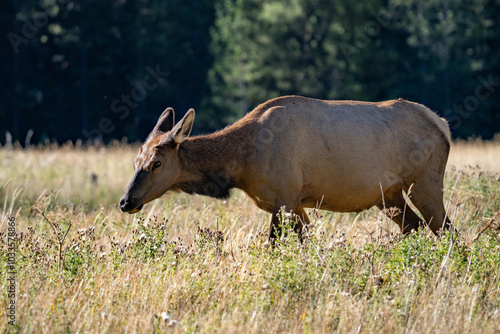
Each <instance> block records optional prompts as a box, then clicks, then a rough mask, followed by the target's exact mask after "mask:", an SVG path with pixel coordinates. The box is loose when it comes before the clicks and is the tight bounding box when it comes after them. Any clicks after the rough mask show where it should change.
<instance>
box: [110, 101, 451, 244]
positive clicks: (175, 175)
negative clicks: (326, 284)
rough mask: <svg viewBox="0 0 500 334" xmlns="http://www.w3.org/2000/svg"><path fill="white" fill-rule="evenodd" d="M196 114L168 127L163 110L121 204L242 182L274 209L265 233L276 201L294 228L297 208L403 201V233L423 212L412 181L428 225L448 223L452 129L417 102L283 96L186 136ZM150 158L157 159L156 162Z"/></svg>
mask: <svg viewBox="0 0 500 334" xmlns="http://www.w3.org/2000/svg"><path fill="white" fill-rule="evenodd" d="M162 119H168V122H165V121H162ZM193 120H194V111H190V112H188V114H186V116H185V117H184V118H183V119H182V120H181V121H180V122H179V123H178V124H177V125H175V126H174V127H173V128H172V126H173V110H172V111H171V113H170V112H167V111H165V112H164V114H163V115H162V117H160V120H159V121H158V124H157V126H156V127H155V129H154V130H153V132H152V134H151V135H150V137H149V138H148V140H147V141H146V143H145V144H144V145H143V147H142V148H141V151H140V153H139V156H138V158H137V159H136V163H135V170H136V174H135V176H134V179H133V180H132V182H131V184H130V186H129V188H128V189H127V191H126V193H125V195H124V196H123V198H122V200H121V202H120V205H121V207H122V210H124V211H127V212H131V213H133V212H137V211H138V209H140V208H141V207H142V205H143V204H145V203H147V202H149V201H151V200H153V199H155V198H157V197H159V196H161V195H162V194H163V193H164V192H166V191H168V190H174V191H184V192H188V193H198V194H203V195H208V196H212V197H216V198H224V197H227V196H228V195H229V190H230V189H231V188H239V189H242V190H243V191H244V192H245V193H246V194H247V195H248V196H249V197H250V198H251V199H252V200H253V201H254V203H255V204H256V205H257V206H258V207H259V208H261V209H262V210H265V211H267V212H270V213H271V226H270V234H269V238H270V239H272V238H275V237H276V236H278V235H279V234H280V233H281V232H280V230H279V227H278V226H279V222H278V218H277V213H278V211H279V210H280V208H281V207H282V206H285V207H286V208H287V210H292V211H293V212H294V213H295V214H297V215H298V216H299V217H300V219H299V223H298V225H297V230H298V231H299V232H300V231H301V228H302V222H304V223H308V222H309V219H308V217H307V214H306V213H305V211H304V208H311V207H320V208H321V209H325V210H330V211H337V212H356V211H362V210H365V209H368V208H370V207H372V206H375V205H376V206H378V207H379V208H381V209H383V208H384V204H385V207H386V208H389V207H397V208H399V209H400V210H401V212H402V213H401V214H400V215H398V216H396V217H393V220H394V221H395V222H396V223H397V224H398V225H399V226H400V228H401V230H402V231H403V232H404V233H408V232H410V231H411V230H412V229H417V228H418V227H419V225H420V221H421V219H420V218H419V217H418V216H417V215H416V214H415V213H414V212H413V211H412V210H411V209H410V208H409V207H407V206H406V203H405V200H404V198H403V193H402V191H405V192H407V191H408V189H409V188H410V186H412V185H413V186H412V190H411V200H412V202H413V203H414V204H415V206H416V207H417V208H418V209H419V211H420V213H421V214H422V215H423V217H424V219H425V221H426V223H427V224H428V225H429V227H430V228H431V230H432V231H433V232H435V233H437V231H438V230H439V229H440V228H442V227H445V228H448V227H449V224H450V223H449V220H448V219H446V218H445V211H444V206H443V191H442V186H443V176H444V171H445V166H446V162H447V158H448V152H449V148H450V132H449V129H448V125H447V123H446V121H444V120H442V119H440V118H439V117H438V116H437V115H436V114H435V113H434V112H432V111H430V110H429V109H428V108H426V107H424V106H422V105H420V104H417V103H413V102H408V101H404V100H391V101H384V102H379V103H370V102H357V101H321V100H315V99H309V98H305V97H299V96H285V97H280V98H276V99H273V100H269V101H267V102H265V103H263V104H261V105H259V106H258V107H257V108H255V109H254V110H253V111H252V112H250V113H249V114H247V115H246V116H245V117H244V118H242V119H241V120H239V121H237V122H236V123H235V124H233V125H231V126H229V127H227V128H225V129H223V130H221V131H219V132H216V133H212V134H209V135H205V136H197V137H187V135H186V136H184V134H186V133H187V134H189V131H190V130H191V126H192V123H193ZM165 123H167V125H168V126H166V124H165ZM170 125H172V126H170ZM159 128H162V129H163V130H162V131H159V130H158V129H159ZM167 130H168V131H167ZM155 161H160V163H161V166H160V167H158V168H156V169H155V170H153V167H152V166H153V164H154V162H155ZM141 175H142V176H141ZM382 194H383V196H382ZM403 212H404V215H403Z"/></svg>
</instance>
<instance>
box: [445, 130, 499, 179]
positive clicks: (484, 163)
mask: <svg viewBox="0 0 500 334" xmlns="http://www.w3.org/2000/svg"><path fill="white" fill-rule="evenodd" d="M463 165H472V166H479V167H480V168H481V170H483V171H492V172H498V173H500V136H497V137H496V140H492V141H483V140H480V139H471V140H467V141H465V140H460V141H456V142H454V143H453V145H452V146H451V152H450V158H449V160H448V166H455V167H456V168H460V167H461V166H463Z"/></svg>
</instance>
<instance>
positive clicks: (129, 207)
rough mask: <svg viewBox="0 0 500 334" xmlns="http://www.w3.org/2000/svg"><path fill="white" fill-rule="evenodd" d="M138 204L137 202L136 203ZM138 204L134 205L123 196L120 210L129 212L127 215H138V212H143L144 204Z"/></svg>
mask: <svg viewBox="0 0 500 334" xmlns="http://www.w3.org/2000/svg"><path fill="white" fill-rule="evenodd" d="M134 202H136V201H134ZM136 203H137V202H136ZM136 203H132V202H131V201H130V200H129V198H128V197H125V196H123V197H122V198H121V199H120V209H121V210H122V211H123V212H127V213H130V214H132V213H136V212H139V211H141V209H142V207H143V205H144V203H143V204H141V205H137V204H136Z"/></svg>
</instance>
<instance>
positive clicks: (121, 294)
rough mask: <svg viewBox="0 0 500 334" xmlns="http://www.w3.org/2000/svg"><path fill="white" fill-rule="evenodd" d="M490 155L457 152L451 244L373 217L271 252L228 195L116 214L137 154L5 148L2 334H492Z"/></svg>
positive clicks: (496, 188) (322, 216)
mask: <svg viewBox="0 0 500 334" xmlns="http://www.w3.org/2000/svg"><path fill="white" fill-rule="evenodd" d="M499 148H500V144H499V143H498V142H497V143H480V142H471V143H456V144H455V145H454V146H453V151H452V155H451V157H450V162H451V164H456V166H458V167H455V168H453V167H452V166H450V169H449V171H448V173H447V177H446V188H447V190H446V203H448V202H449V203H450V210H449V215H450V217H452V219H453V220H454V222H455V224H456V225H457V227H458V228H459V230H460V236H459V237H458V238H454V239H452V238H451V236H449V235H448V236H445V237H443V238H441V239H438V238H435V237H434V236H432V235H430V233H429V231H428V230H425V229H423V230H421V231H419V232H418V233H415V234H412V235H410V236H408V237H406V238H401V237H400V236H399V234H398V233H397V231H398V230H397V227H395V226H393V224H392V223H391V222H390V221H388V219H386V218H384V217H383V216H382V215H381V214H380V213H379V212H378V211H377V210H374V209H372V210H368V211H366V212H362V213H360V214H337V213H330V212H322V211H321V212H316V211H314V212H311V216H312V218H313V220H314V227H313V229H312V230H311V231H310V236H311V238H310V239H309V240H308V241H306V243H305V244H304V245H300V244H298V243H297V242H296V236H295V234H294V233H289V234H288V237H287V238H285V239H283V240H282V241H281V246H280V247H278V248H276V249H267V248H266V247H265V246H264V243H265V234H266V230H267V227H268V226H267V224H268V217H267V214H265V213H263V212H262V211H260V210H258V209H257V208H255V207H254V206H253V204H252V203H251V202H250V201H249V200H248V199H247V198H246V197H245V196H244V195H243V194H242V193H241V192H238V191H237V192H233V194H232V197H231V198H230V199H229V200H228V201H217V200H213V199H210V198H205V197H201V196H189V195H185V194H177V195H172V196H167V197H164V198H162V199H159V200H156V201H155V202H153V203H152V204H149V205H147V206H146V207H145V208H144V209H143V211H142V212H141V213H140V214H138V215H127V214H123V213H121V212H120V211H119V210H118V206H117V204H116V203H117V202H118V200H119V198H120V196H121V194H122V191H123V190H124V188H125V186H126V184H127V183H128V181H129V178H130V177H131V174H132V167H131V165H132V160H133V158H134V156H135V153H136V149H135V148H134V149H131V148H130V147H126V146H120V145H115V146H113V147H107V148H89V149H82V148H74V147H66V148H59V149H46V150H41V149H36V150H29V151H21V150H13V151H7V150H4V149H2V150H0V164H1V168H0V186H1V187H2V188H1V192H0V200H1V203H2V204H3V209H2V210H1V221H0V232H1V233H4V232H5V231H6V230H7V221H8V220H7V217H11V216H15V217H16V224H17V226H16V227H17V232H18V245H19V246H18V250H17V253H16V254H17V293H16V295H17V301H16V309H17V312H16V324H17V326H16V327H12V326H11V325H9V324H8V323H7V320H8V319H7V318H6V317H5V312H6V310H7V309H6V308H7V303H8V298H7V293H6V291H7V283H6V272H7V271H6V270H4V269H6V266H7V260H6V256H5V254H6V249H7V245H6V238H5V236H6V235H5V233H4V234H3V235H2V236H1V241H0V253H1V254H0V255H1V260H0V266H1V268H2V269H1V270H0V296H1V299H0V312H1V313H2V316H1V318H0V332H21V333H26V332H36V333H39V332H40V333H43V332H63V331H64V332H79V333H100V332H111V333H125V332H131V333H139V332H141V333H142V332H157V331H158V332H163V331H168V332H176V333H177V332H202V333H212V332H220V333H246V332H249V333H254V332H257V333H259V332H266V333H267V332H277V333H279V332H283V333H284V332H286V333H302V332H308V333H324V332H340V333H346V332H355V333H373V332H415V333H421V332H426V333H427V332H430V333H433V332H447V333H480V332H481V333H498V332H499V331H500V234H499V231H498V230H497V229H498V228H499V226H500V223H499V222H498V220H499V219H500V213H499V212H500V181H499V179H498V177H499V175H498V174H494V173H490V172H485V170H494V169H495V166H498V165H500V164H499V162H500V158H499V157H500V155H498V154H496V155H495V154H492V155H491V156H490V153H489V152H498V151H499ZM465 157H467V160H466V159H465ZM471 157H474V159H479V158H481V157H483V158H484V159H483V160H472V159H471ZM469 159H471V160H469ZM464 160H466V163H467V164H473V165H474V166H475V165H476V163H477V164H479V166H482V167H483V168H478V167H463V168H462V167H461V166H462V165H463V161H464ZM495 161H496V164H495ZM457 179H458V182H456V181H457ZM455 183H456V187H455ZM453 188H454V189H453ZM452 189H453V190H452ZM39 211H43V212H45V215H46V217H47V219H48V220H49V221H50V222H52V223H55V224H58V227H56V230H55V232H54V230H53V229H52V228H51V227H50V226H49V223H48V222H47V221H46V220H45V219H44V218H43V217H42V216H41V215H40V213H39ZM70 223H71V229H70V231H69V234H68V237H67V239H66V240H65V241H64V243H63V247H62V250H63V252H64V253H63V257H62V263H61V270H59V261H60V260H59V252H58V240H60V239H61V236H62V234H63V233H64V231H65V230H66V229H67V228H68V226H70ZM486 226H488V228H487V229H486V230H484V231H483V228H484V227H486ZM57 228H59V229H60V231H59V230H57ZM21 232H22V234H21ZM58 232H59V233H58ZM323 263H325V265H326V266H324V265H323Z"/></svg>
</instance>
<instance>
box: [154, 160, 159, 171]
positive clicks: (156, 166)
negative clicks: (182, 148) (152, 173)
mask: <svg viewBox="0 0 500 334" xmlns="http://www.w3.org/2000/svg"><path fill="white" fill-rule="evenodd" d="M160 165H161V161H155V162H154V163H153V170H154V169H156V168H158V167H160Z"/></svg>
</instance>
